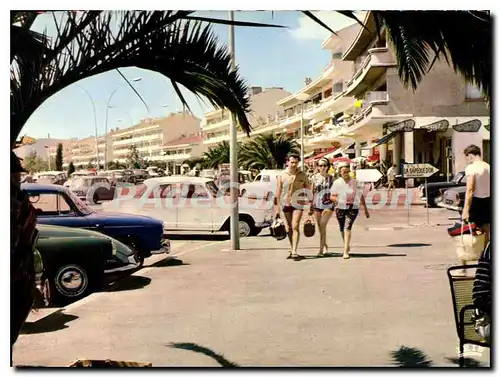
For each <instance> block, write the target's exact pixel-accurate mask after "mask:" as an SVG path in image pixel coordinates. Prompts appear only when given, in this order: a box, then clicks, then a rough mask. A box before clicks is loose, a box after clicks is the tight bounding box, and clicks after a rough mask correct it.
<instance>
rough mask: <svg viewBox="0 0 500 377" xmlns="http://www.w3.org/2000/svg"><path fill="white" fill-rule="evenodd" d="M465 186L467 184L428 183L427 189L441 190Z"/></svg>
mask: <svg viewBox="0 0 500 377" xmlns="http://www.w3.org/2000/svg"><path fill="white" fill-rule="evenodd" d="M461 185H465V183H452V182H429V183H427V188H428V189H433V188H434V189H440V188H447V187H456V186H461ZM422 187H425V184H424V185H422Z"/></svg>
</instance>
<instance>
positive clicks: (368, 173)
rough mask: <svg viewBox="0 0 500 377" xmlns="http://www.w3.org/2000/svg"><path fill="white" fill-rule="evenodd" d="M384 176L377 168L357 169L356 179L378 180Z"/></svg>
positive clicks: (360, 180) (365, 180)
mask: <svg viewBox="0 0 500 377" xmlns="http://www.w3.org/2000/svg"><path fill="white" fill-rule="evenodd" d="M380 178H382V174H381V173H380V172H379V171H378V170H377V169H357V170H356V181H359V182H377V181H379V180H380Z"/></svg>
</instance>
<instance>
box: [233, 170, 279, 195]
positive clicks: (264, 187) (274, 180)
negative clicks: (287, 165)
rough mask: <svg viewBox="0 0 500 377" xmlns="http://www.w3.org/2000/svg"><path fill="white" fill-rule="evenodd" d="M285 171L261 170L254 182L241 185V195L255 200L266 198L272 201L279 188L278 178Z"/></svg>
mask: <svg viewBox="0 0 500 377" xmlns="http://www.w3.org/2000/svg"><path fill="white" fill-rule="evenodd" d="M283 171H284V170H270V169H269V170H268V169H263V170H261V171H260V173H259V174H258V175H257V176H256V177H255V179H254V181H253V182H250V183H244V184H242V185H240V195H241V196H248V197H251V198H255V199H263V198H264V199H267V200H272V199H273V198H272V197H273V195H274V194H273V193H275V192H276V190H277V188H278V176H280V175H281V174H282V173H283Z"/></svg>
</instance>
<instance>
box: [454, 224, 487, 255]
mask: <svg viewBox="0 0 500 377" xmlns="http://www.w3.org/2000/svg"><path fill="white" fill-rule="evenodd" d="M462 225H463V224H462ZM464 228H465V227H464V226H462V227H461V231H460V236H456V237H453V240H454V242H455V248H456V251H457V255H458V258H459V259H460V260H461V261H463V262H475V261H478V260H479V258H480V257H481V254H482V252H483V250H484V246H485V235H484V233H483V232H482V231H481V230H480V229H479V228H475V230H474V231H472V232H469V234H465V233H464Z"/></svg>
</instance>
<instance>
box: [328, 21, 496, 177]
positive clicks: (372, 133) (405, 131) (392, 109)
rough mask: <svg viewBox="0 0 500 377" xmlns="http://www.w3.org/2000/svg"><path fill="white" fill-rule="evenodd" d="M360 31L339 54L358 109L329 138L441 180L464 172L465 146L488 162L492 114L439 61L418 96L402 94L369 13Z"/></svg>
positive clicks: (389, 53) (358, 152) (349, 93)
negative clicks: (421, 168) (429, 171)
mask: <svg viewBox="0 0 500 377" xmlns="http://www.w3.org/2000/svg"><path fill="white" fill-rule="evenodd" d="M364 25H365V28H360V29H359V30H358V32H357V35H356V36H355V38H354V40H353V41H352V43H351V45H350V46H349V47H348V48H347V49H346V50H345V51H344V52H343V55H342V60H343V61H345V62H352V63H353V66H352V74H351V78H350V79H349V80H348V81H347V83H346V86H345V88H344V96H347V97H354V98H356V100H357V102H356V105H355V106H352V107H351V108H350V109H348V110H347V111H346V116H345V117H344V119H343V123H342V125H341V128H340V129H339V130H338V131H337V132H336V133H335V134H334V135H332V137H333V138H339V137H349V138H352V139H353V140H355V151H356V156H360V155H370V154H377V155H379V156H380V159H381V160H389V161H393V162H394V163H395V164H399V162H400V161H401V160H405V161H406V162H407V163H412V162H414V163H430V164H432V165H434V166H435V167H437V168H439V169H440V171H441V173H443V174H448V173H449V174H455V173H457V172H459V171H461V170H463V169H464V168H465V165H466V161H465V157H464V156H463V153H462V152H463V149H464V147H465V146H467V145H469V144H471V143H473V144H477V145H478V146H480V147H482V148H483V149H484V152H485V154H486V159H489V140H490V135H489V130H488V129H489V124H490V111H489V109H488V107H487V106H486V103H485V101H484V100H483V98H482V96H481V93H480V92H479V91H478V90H477V89H476V88H473V87H471V86H470V85H467V84H466V83H465V81H464V79H463V78H462V77H461V76H460V75H458V74H456V73H454V71H453V69H452V68H451V67H449V66H448V65H447V64H446V62H445V61H439V60H438V61H436V63H435V65H434V67H433V68H432V70H431V71H430V72H429V73H427V74H426V76H425V77H424V79H423V81H422V82H421V84H420V85H419V88H418V90H417V91H415V92H413V91H411V90H407V89H405V88H404V87H403V85H402V83H401V81H400V79H399V77H398V72H397V67H396V60H395V54H394V51H393V50H392V48H391V46H390V45H389V43H388V41H387V39H388V38H387V35H386V31H385V30H382V31H381V33H380V38H379V37H378V33H377V32H376V22H375V19H374V16H373V13H372V12H368V13H367V14H366V17H365V20H364ZM332 38H333V37H332ZM411 183H412V182H410V184H411Z"/></svg>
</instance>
